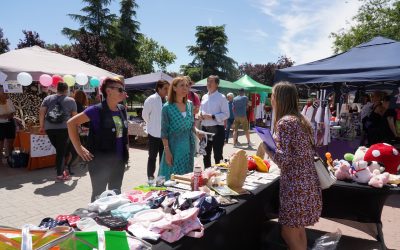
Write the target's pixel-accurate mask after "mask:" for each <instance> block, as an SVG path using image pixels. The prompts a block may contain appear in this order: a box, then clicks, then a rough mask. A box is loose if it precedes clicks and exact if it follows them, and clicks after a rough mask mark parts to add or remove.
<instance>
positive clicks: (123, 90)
mask: <svg viewBox="0 0 400 250" xmlns="http://www.w3.org/2000/svg"><path fill="white" fill-rule="evenodd" d="M109 88H110V89H118V92H119V93H123V92H126V90H125V89H124V88H119V87H112V86H110V87H109Z"/></svg>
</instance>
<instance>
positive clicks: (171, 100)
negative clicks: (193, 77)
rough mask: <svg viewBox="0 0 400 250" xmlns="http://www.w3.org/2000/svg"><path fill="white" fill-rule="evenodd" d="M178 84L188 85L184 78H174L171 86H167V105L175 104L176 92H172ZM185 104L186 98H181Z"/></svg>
mask: <svg viewBox="0 0 400 250" xmlns="http://www.w3.org/2000/svg"><path fill="white" fill-rule="evenodd" d="M180 82H185V83H186V84H188V85H189V83H188V81H187V79H186V78H185V77H184V76H178V77H175V78H174V79H173V80H172V84H171V85H170V86H169V89H168V103H175V102H176V92H175V90H174V87H176V86H178V84H179V83H180ZM186 102H187V96H185V97H184V98H183V103H186Z"/></svg>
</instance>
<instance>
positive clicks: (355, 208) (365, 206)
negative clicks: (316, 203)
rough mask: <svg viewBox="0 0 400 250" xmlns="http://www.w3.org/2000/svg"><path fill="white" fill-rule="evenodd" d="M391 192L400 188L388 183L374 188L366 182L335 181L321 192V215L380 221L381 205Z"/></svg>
mask: <svg viewBox="0 0 400 250" xmlns="http://www.w3.org/2000/svg"><path fill="white" fill-rule="evenodd" d="M391 194H400V188H399V187H392V186H389V185H385V186H384V187H382V188H374V187H371V186H368V185H367V184H359V183H355V182H345V181H337V182H336V183H335V184H334V185H332V186H331V187H330V188H328V189H326V190H323V192H322V199H323V209H322V217H325V218H335V219H346V220H352V221H357V222H362V223H381V214H382V209H383V206H384V205H385V201H386V199H387V198H388V196H389V195H391Z"/></svg>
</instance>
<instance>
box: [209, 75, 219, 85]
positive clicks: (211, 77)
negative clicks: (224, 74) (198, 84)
mask: <svg viewBox="0 0 400 250" xmlns="http://www.w3.org/2000/svg"><path fill="white" fill-rule="evenodd" d="M210 79H214V81H215V83H216V84H218V85H219V76H217V75H210V76H209V77H207V80H210Z"/></svg>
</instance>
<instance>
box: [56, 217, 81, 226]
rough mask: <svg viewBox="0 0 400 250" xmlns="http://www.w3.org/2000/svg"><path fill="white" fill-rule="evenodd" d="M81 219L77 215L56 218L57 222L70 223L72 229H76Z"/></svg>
mask: <svg viewBox="0 0 400 250" xmlns="http://www.w3.org/2000/svg"><path fill="white" fill-rule="evenodd" d="M80 219H81V218H80V217H79V216H76V215H59V216H57V218H56V221H65V220H66V221H68V223H69V225H70V226H71V227H76V222H77V221H79V220H80Z"/></svg>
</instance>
